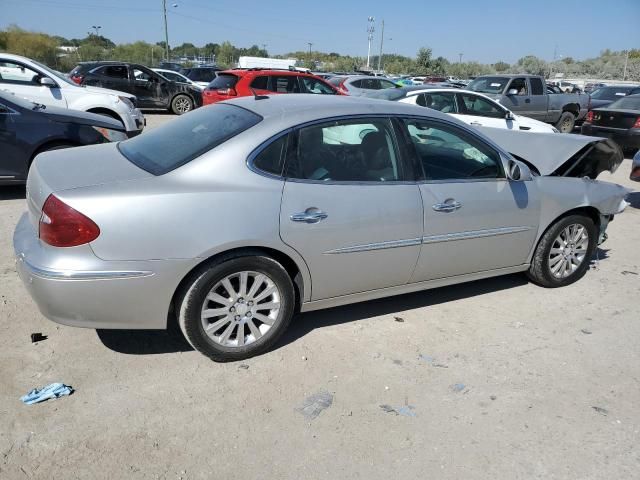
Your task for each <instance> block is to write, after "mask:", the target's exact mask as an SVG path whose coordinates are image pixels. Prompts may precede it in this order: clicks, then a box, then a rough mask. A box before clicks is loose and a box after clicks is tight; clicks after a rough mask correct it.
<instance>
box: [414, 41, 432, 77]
mask: <svg viewBox="0 0 640 480" xmlns="http://www.w3.org/2000/svg"><path fill="white" fill-rule="evenodd" d="M432 53H433V50H431V49H430V48H428V47H422V48H421V49H420V50H418V55H417V56H416V63H415V67H416V71H417V72H418V73H421V74H427V73H429V71H430V69H431V55H432Z"/></svg>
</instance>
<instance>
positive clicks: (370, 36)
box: [367, 17, 376, 70]
mask: <svg viewBox="0 0 640 480" xmlns="http://www.w3.org/2000/svg"><path fill="white" fill-rule="evenodd" d="M367 22H368V26H367V38H368V40H369V48H368V50H367V70H369V61H370V59H371V40H373V32H374V31H375V22H376V19H375V18H373V17H368V18H367Z"/></svg>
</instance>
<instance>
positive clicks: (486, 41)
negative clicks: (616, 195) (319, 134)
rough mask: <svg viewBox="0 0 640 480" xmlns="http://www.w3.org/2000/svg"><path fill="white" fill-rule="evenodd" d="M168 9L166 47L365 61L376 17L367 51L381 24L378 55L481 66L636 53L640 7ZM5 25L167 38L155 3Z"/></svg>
mask: <svg viewBox="0 0 640 480" xmlns="http://www.w3.org/2000/svg"><path fill="white" fill-rule="evenodd" d="M174 5H177V6H174ZM268 5H274V7H270V6H268ZM167 10H168V24H169V44H170V45H171V46H177V45H180V44H182V43H183V42H191V43H193V44H195V45H196V46H201V45H204V44H206V43H209V42H211V43H222V42H223V41H225V40H229V41H230V42H231V43H233V44H234V45H236V46H239V47H249V46H251V45H253V44H256V45H259V46H262V45H266V48H267V50H268V51H269V52H270V53H271V54H283V53H287V52H291V51H300V50H305V51H306V50H307V49H308V48H309V47H308V44H307V42H312V43H313V46H312V49H313V50H319V51H323V52H338V53H341V54H344V55H357V56H363V57H364V56H366V55H367V17H369V16H373V17H374V18H375V32H374V40H373V45H372V54H377V52H378V51H379V49H380V38H381V37H380V35H381V21H382V20H384V23H385V30H384V52H385V53H399V54H402V55H407V56H411V57H413V56H415V54H416V52H417V51H418V49H419V48H420V47H423V46H426V47H431V48H432V49H433V54H434V56H443V57H445V58H447V59H449V60H450V61H458V60H459V58H460V57H459V54H460V53H462V54H463V56H462V60H463V61H467V60H476V61H479V62H482V63H494V62H496V61H499V60H502V61H506V62H509V63H514V62H515V61H516V60H517V59H518V58H520V57H523V56H525V55H536V56H538V57H541V58H544V59H546V60H552V59H553V58H554V52H555V53H556V55H557V58H560V57H561V56H564V57H568V56H570V57H573V58H574V59H585V58H590V57H594V56H597V55H598V54H599V53H600V51H601V50H604V49H606V48H609V49H611V50H625V49H629V48H640V0H606V1H603V0H524V1H523V0H453V1H446V0H436V1H427V0H423V1H408V0H405V1H391V0H369V1H348V0H313V1H306V2H305V1H304V0H278V1H277V2H265V1H254V0H167ZM11 24H16V25H18V26H19V27H21V28H24V29H27V30H33V31H41V32H45V33H49V34H52V35H60V36H63V37H66V38H82V37H85V36H86V35H87V32H88V31H89V30H91V26H93V25H99V26H101V27H102V28H101V29H100V33H101V34H102V35H104V36H105V37H108V38H110V39H111V40H113V41H114V42H116V43H125V42H133V41H136V40H145V41H147V42H157V41H161V40H163V39H164V24H163V19H162V0H0V29H3V28H6V27H7V26H9V25H11Z"/></svg>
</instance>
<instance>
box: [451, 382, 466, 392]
mask: <svg viewBox="0 0 640 480" xmlns="http://www.w3.org/2000/svg"><path fill="white" fill-rule="evenodd" d="M465 388H467V386H466V385H465V384H464V383H455V384H453V385H451V390H453V391H454V392H461V391H463V390H464V389H465Z"/></svg>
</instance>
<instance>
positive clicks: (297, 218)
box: [289, 208, 329, 223]
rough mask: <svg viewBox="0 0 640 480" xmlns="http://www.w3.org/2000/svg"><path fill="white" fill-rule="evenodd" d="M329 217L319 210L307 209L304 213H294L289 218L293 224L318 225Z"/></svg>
mask: <svg viewBox="0 0 640 480" xmlns="http://www.w3.org/2000/svg"><path fill="white" fill-rule="evenodd" d="M328 216H329V215H327V214H326V213H324V212H321V211H320V210H318V209H317V208H307V209H306V210H305V211H304V212H301V213H294V214H293V215H291V216H290V217H289V218H290V219H291V221H292V222H303V223H318V222H319V221H321V220H324V219H325V218H327V217H328Z"/></svg>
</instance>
